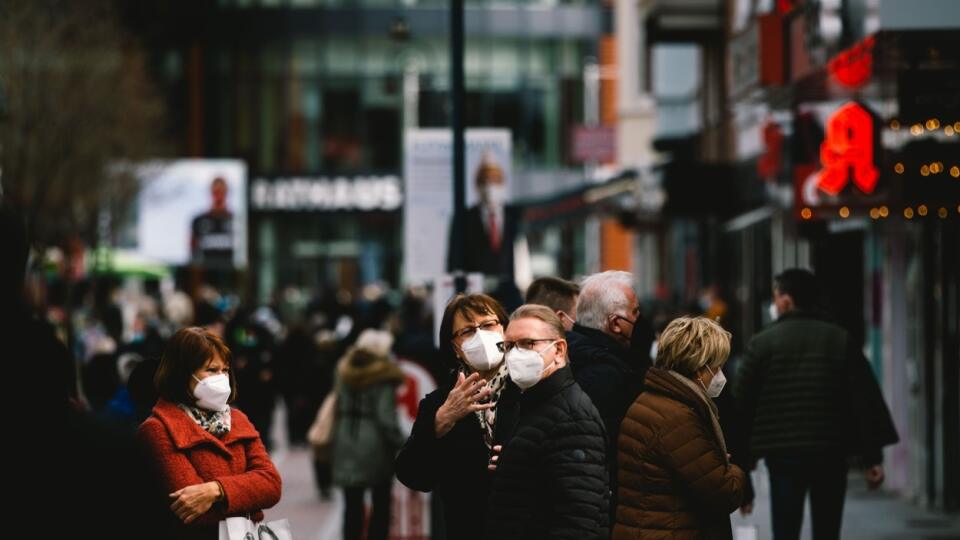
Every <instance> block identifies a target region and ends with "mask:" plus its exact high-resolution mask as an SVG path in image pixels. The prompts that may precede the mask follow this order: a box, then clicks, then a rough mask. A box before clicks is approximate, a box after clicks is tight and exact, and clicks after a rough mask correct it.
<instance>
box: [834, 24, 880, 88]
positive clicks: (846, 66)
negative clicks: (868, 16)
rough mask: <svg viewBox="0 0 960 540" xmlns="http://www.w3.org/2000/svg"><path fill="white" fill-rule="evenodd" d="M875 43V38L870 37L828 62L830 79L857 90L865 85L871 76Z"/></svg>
mask: <svg viewBox="0 0 960 540" xmlns="http://www.w3.org/2000/svg"><path fill="white" fill-rule="evenodd" d="M876 41H877V40H876V38H875V37H873V36H870V37H868V38H867V39H865V40H863V41H861V42H860V43H858V44H856V45H854V46H853V47H850V48H849V49H847V50H845V51H843V52H841V53H840V54H838V55H837V56H836V57H835V58H834V59H833V60H830V63H828V64H827V70H828V71H829V72H830V77H832V78H833V80H835V81H837V82H838V83H840V84H842V85H843V86H846V87H848V88H859V87H861V86H863V85H864V84H866V82H867V81H869V80H870V76H871V75H872V74H873V47H874V45H875V44H876Z"/></svg>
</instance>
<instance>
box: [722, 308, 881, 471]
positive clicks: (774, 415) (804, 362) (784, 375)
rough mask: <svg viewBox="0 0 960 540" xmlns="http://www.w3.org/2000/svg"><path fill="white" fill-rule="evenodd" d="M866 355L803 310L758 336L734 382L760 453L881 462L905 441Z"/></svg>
mask: <svg viewBox="0 0 960 540" xmlns="http://www.w3.org/2000/svg"><path fill="white" fill-rule="evenodd" d="M865 366H866V360H865V359H864V358H863V355H862V353H860V352H859V351H857V350H856V345H855V344H854V343H853V340H852V339H851V338H850V336H849V335H848V333H847V331H846V330H844V329H843V328H841V327H840V326H838V325H836V324H833V323H831V322H828V321H826V320H824V319H823V318H821V317H820V316H818V315H816V314H814V313H809V312H803V311H792V312H789V313H787V314H785V315H783V316H782V317H781V318H780V319H779V320H777V321H776V322H774V323H773V324H772V325H770V326H769V327H768V328H766V329H765V330H763V331H762V332H760V333H759V334H757V335H756V336H754V337H753V339H751V340H750V343H749V344H748V345H747V350H746V353H745V355H744V358H743V360H742V362H741V365H740V368H739V371H738V373H737V378H736V379H735V381H734V386H733V390H734V395H735V397H736V398H737V402H738V406H739V407H740V409H741V411H742V413H743V414H744V417H745V419H746V420H747V422H748V424H749V429H750V433H751V435H750V451H751V454H752V455H753V457H755V458H760V457H764V456H770V455H797V454H809V453H824V452H826V453H831V452H836V453H843V454H846V453H851V454H856V455H859V456H860V457H862V458H863V459H864V460H865V461H867V462H871V463H868V464H875V463H879V462H880V460H881V453H880V449H881V448H882V446H883V445H885V444H891V443H892V442H895V441H896V440H897V435H896V431H895V430H894V428H893V424H892V422H891V421H890V414H889V411H888V410H887V409H886V405H885V403H884V402H883V398H882V395H880V392H879V388H878V387H877V383H876V379H875V378H874V377H873V374H872V372H871V371H870V369H869V367H868V366H866V367H865Z"/></svg>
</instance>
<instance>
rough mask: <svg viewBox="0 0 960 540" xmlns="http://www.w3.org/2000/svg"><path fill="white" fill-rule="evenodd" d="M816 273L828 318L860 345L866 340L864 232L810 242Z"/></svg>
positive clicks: (821, 238) (835, 235) (827, 234)
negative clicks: (845, 330)
mask: <svg viewBox="0 0 960 540" xmlns="http://www.w3.org/2000/svg"><path fill="white" fill-rule="evenodd" d="M811 250H812V262H813V268H814V272H815V273H816V274H817V278H818V281H819V283H820V286H821V292H822V294H823V301H824V307H825V308H826V310H827V313H828V315H829V316H830V317H831V318H833V319H834V320H835V321H836V322H837V323H838V324H840V325H841V326H843V327H844V328H846V329H847V331H848V332H850V333H851V335H852V336H853V337H854V339H855V340H856V342H857V343H860V344H863V340H864V338H865V336H866V321H865V320H864V301H865V299H864V290H865V283H866V281H865V276H864V258H863V257H864V232H863V231H859V230H858V231H845V232H840V233H826V234H824V235H822V236H820V237H818V238H815V239H811Z"/></svg>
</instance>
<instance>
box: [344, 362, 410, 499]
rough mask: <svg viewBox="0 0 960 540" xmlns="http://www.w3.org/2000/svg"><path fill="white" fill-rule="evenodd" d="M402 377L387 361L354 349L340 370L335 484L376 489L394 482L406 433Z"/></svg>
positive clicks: (397, 368)
mask: <svg viewBox="0 0 960 540" xmlns="http://www.w3.org/2000/svg"><path fill="white" fill-rule="evenodd" d="M403 380H404V376H403V372H402V371H401V370H400V368H399V367H397V365H396V364H395V363H393V362H392V361H390V360H389V359H388V358H387V357H385V356H383V357H381V356H376V355H374V354H373V353H369V352H366V351H363V350H358V349H352V350H351V351H350V352H349V353H347V355H346V356H344V358H343V360H341V362H340V364H339V366H338V368H337V385H336V392H337V397H336V400H337V405H336V414H335V417H334V418H335V420H334V433H333V482H334V484H336V485H338V486H343V487H372V486H377V485H381V484H383V483H384V482H389V481H390V479H391V478H392V477H393V460H394V457H395V455H396V452H397V450H398V449H399V448H400V445H402V444H403V434H402V433H401V432H400V425H399V422H398V420H397V386H399V385H400V384H402V383H403Z"/></svg>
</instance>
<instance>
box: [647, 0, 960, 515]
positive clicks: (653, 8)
mask: <svg viewBox="0 0 960 540" xmlns="http://www.w3.org/2000/svg"><path fill="white" fill-rule="evenodd" d="M640 5H641V6H642V8H641V9H639V10H637V13H636V16H637V17H638V18H639V27H640V28H641V29H642V33H641V39H639V40H638V47H639V48H640V52H639V57H640V58H643V59H644V62H642V63H640V65H641V67H642V70H641V73H640V74H635V75H634V76H635V77H638V78H639V80H641V81H645V84H646V86H647V87H648V88H649V92H650V95H651V96H652V99H653V100H654V102H655V103H656V104H657V106H656V111H657V112H656V115H657V119H656V121H655V122H654V125H655V129H654V132H655V136H654V140H653V143H652V146H653V148H654V149H655V150H656V151H657V152H658V154H657V155H658V157H659V159H657V160H656V165H654V166H653V170H654V172H655V174H656V176H657V178H658V180H659V182H660V184H661V186H662V187H663V189H664V191H665V193H666V197H667V200H666V204H665V205H664V207H663V210H662V212H661V213H660V215H659V218H658V222H657V223H656V224H655V225H648V226H647V228H646V230H648V231H653V232H652V238H653V240H654V241H653V243H652V244H651V246H650V248H649V250H648V251H647V252H646V253H645V255H644V256H645V257H647V258H650V259H654V260H657V261H658V264H657V267H656V268H655V269H654V271H655V272H656V273H657V274H658V276H659V277H658V280H659V281H660V282H661V283H662V288H663V289H665V290H667V291H669V292H668V294H669V295H670V296H672V297H673V298H675V299H677V300H678V301H681V302H689V303H693V302H695V301H696V300H697V294H698V293H700V294H702V292H703V291H704V290H705V289H707V288H710V287H711V286H713V287H717V289H718V290H719V291H721V293H722V294H723V296H724V299H725V301H726V302H727V304H728V305H729V311H728V312H727V314H726V317H725V320H724V321H723V322H724V324H725V325H726V326H727V327H728V328H729V329H730V330H731V331H732V332H733V334H734V336H735V338H734V351H733V354H734V356H736V355H737V354H739V353H740V351H742V347H743V345H745V343H746V340H748V339H749V338H750V336H752V335H753V334H754V333H756V332H757V331H758V330H760V329H761V328H762V327H763V326H764V325H765V324H767V323H769V321H770V318H769V315H768V307H769V302H770V297H771V283H772V278H773V276H774V275H776V274H777V273H779V272H780V271H782V270H784V269H786V268H789V267H795V266H800V267H807V268H811V269H813V270H814V271H815V272H816V273H817V274H818V276H819V277H820V278H821V280H822V283H823V284H824V286H825V291H824V293H825V295H824V296H825V298H826V300H827V303H828V308H829V309H830V312H831V313H832V315H833V316H834V317H836V319H837V320H838V321H839V322H840V323H841V324H843V325H844V326H846V327H847V328H848V329H849V330H850V331H851V332H852V333H853V335H855V336H856V337H857V338H859V339H860V340H862V343H863V346H864V351H865V352H866V353H867V356H868V358H869V359H870V360H871V362H872V363H873V366H874V369H875V372H876V373H877V375H878V377H879V379H880V380H881V381H882V384H883V387H884V392H885V395H886V398H887V401H888V403H889V404H890V406H891V409H892V411H893V414H894V417H895V421H896V423H897V426H898V428H899V429H900V432H901V443H900V444H899V445H897V446H895V447H891V448H889V449H888V452H887V464H888V477H889V480H888V484H887V485H888V486H889V487H891V488H893V489H895V490H896V491H898V492H899V493H901V494H902V495H904V496H906V497H908V498H910V499H912V500H915V501H917V502H919V503H921V504H924V505H929V506H932V507H937V508H945V509H953V510H956V509H958V508H960V482H958V479H960V471H958V469H957V463H960V372H958V366H960V357H958V356H960V315H958V306H960V263H958V255H957V252H958V249H957V247H958V246H960V157H958V156H960V109H958V102H957V100H956V96H957V95H958V93H960V88H958V86H957V84H958V82H957V81H960V54H958V51H960V33H958V29H960V5H958V4H956V3H955V2H949V1H942V0H926V1H922V2H911V3H903V2H894V1H890V2H888V1H885V0H854V1H848V2H827V1H824V2H806V1H782V2H766V3H764V2H759V3H758V2H752V1H749V0H727V1H722V0H716V1H710V0H702V1H697V2H689V3H686V2H685V3H683V4H682V5H681V4H679V3H676V4H674V3H670V2H647V3H641V4H640ZM717 51H722V54H721V56H720V57H717ZM679 65H683V66H686V67H685V68H684V69H681V70H678V69H675V68H676V67H677V66H679ZM647 66H649V67H647ZM662 66H670V67H672V68H674V69H661V67H662ZM651 79H652V80H651ZM639 230H641V231H643V230H644V229H642V228H641V229H639ZM658 255H659V256H658Z"/></svg>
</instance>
